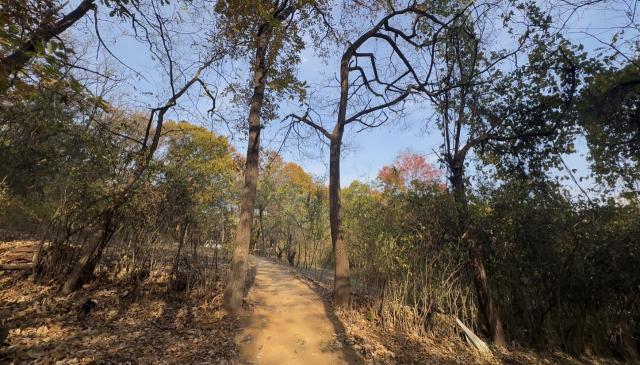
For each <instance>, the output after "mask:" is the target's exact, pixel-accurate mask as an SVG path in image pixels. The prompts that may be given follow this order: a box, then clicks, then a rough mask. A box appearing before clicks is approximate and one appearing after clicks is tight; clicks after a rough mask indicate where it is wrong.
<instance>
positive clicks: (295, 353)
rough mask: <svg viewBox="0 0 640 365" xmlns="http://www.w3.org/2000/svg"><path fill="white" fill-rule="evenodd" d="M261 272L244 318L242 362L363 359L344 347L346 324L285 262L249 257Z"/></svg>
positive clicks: (267, 364) (345, 361)
mask: <svg viewBox="0 0 640 365" xmlns="http://www.w3.org/2000/svg"><path fill="white" fill-rule="evenodd" d="M249 260H250V262H251V263H252V264H253V265H255V267H256V270H257V273H256V278H255V283H254V284H253V286H252V288H251V289H250V290H249V294H248V296H247V298H246V301H247V308H248V309H247V310H246V311H245V313H244V315H243V316H242V317H241V318H240V322H239V325H240V326H241V327H242V328H243V329H242V330H241V331H240V333H239V334H238V336H237V337H236V341H239V342H240V343H241V345H240V358H239V360H240V363H244V364H264V365H270V364H273V365H285V364H349V365H356V364H363V363H364V360H363V359H362V358H361V356H360V355H359V354H357V353H356V352H355V351H354V350H353V349H352V348H351V347H349V346H343V345H342V341H343V339H344V338H343V337H344V332H345V331H344V326H343V325H342V323H341V322H340V321H339V320H338V318H337V317H336V316H335V315H334V314H333V311H332V308H331V306H330V305H329V304H328V303H325V302H324V301H323V300H322V298H321V297H320V296H319V295H318V294H317V293H316V292H315V291H313V290H311V289H310V288H309V287H308V286H307V285H306V284H305V283H303V282H301V281H300V280H299V279H296V278H295V277H294V276H293V275H292V274H290V273H289V272H287V270H286V269H285V268H283V267H280V266H279V265H277V264H274V263H272V262H269V261H268V260H265V259H262V258H259V257H255V256H249Z"/></svg>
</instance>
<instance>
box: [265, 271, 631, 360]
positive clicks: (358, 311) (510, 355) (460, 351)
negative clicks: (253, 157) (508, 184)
mask: <svg viewBox="0 0 640 365" xmlns="http://www.w3.org/2000/svg"><path fill="white" fill-rule="evenodd" d="M269 261H270V262H273V263H275V264H278V265H279V266H280V267H281V270H286V271H288V272H289V274H290V275H292V276H294V277H295V278H296V279H298V280H299V281H300V282H301V283H304V284H305V286H306V287H307V288H310V289H312V290H313V291H315V292H316V293H317V295H318V296H319V297H320V298H321V299H322V301H323V302H324V305H325V307H326V308H327V313H332V306H331V304H330V303H331V292H332V282H333V271H332V270H321V269H318V270H306V269H303V268H300V267H295V268H294V267H291V266H288V265H287V264H286V263H285V262H283V261H276V260H272V259H270V260H269ZM272 270H273V269H271V268H270V269H269V271H272ZM258 275H260V269H258ZM280 277H282V274H280V275H278V276H277V277H276V278H280ZM352 286H354V287H355V285H354V280H353V279H352ZM258 290H259V289H258ZM362 299H363V298H362V295H355V298H354V304H353V306H352V309H349V310H341V309H338V310H336V311H335V312H334V313H335V315H336V316H335V317H331V316H330V314H329V316H330V318H331V320H332V323H334V327H335V328H336V333H335V335H336V336H337V338H336V340H335V341H334V342H333V343H335V344H337V345H338V347H340V348H342V347H347V348H350V349H353V350H355V351H356V355H357V356H355V360H356V361H357V363H359V364H366V365H383V364H384V365H387V364H388V365H412V364H451V365H454V364H456V365H458V364H478V365H484V364H486V365H493V364H496V365H497V364H504V365H530V364H531V365H550V364H555V365H577V364H590V365H614V364H622V362H619V361H616V360H613V359H603V358H599V357H581V358H576V357H572V356H570V355H568V354H566V353H563V352H561V351H554V352H544V353H541V352H537V351H534V350H532V349H523V348H518V347H515V348H512V349H509V350H505V349H500V348H495V347H491V350H492V353H491V354H482V353H480V352H479V351H477V350H476V349H475V348H472V347H471V346H470V345H469V344H468V343H467V342H466V341H464V340H463V339H462V338H461V337H457V336H455V337H451V336H449V337H445V336H442V337H421V336H416V335H413V334H410V333H407V332H405V331H400V330H396V329H394V328H388V327H382V326H380V324H379V323H378V322H377V321H375V320H371V319H370V318H369V316H368V315H367V314H368V312H369V308H368V307H367V305H366V303H364V302H365V301H364V300H362ZM292 310H293V308H292ZM346 353H349V354H351V352H346ZM256 364H258V363H257V362H256ZM265 364H267V363H265ZM274 364H277V363H274ZM299 364H305V363H304V362H299ZM318 364H320V363H318Z"/></svg>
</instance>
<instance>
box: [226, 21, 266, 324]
mask: <svg viewBox="0 0 640 365" xmlns="http://www.w3.org/2000/svg"><path fill="white" fill-rule="evenodd" d="M271 30H272V29H271V25H269V24H263V25H262V26H261V28H260V30H259V34H258V44H257V48H256V58H255V69H254V76H253V96H252V97H251V110H250V112H249V145H248V147H247V159H246V165H245V170H244V189H243V191H242V202H241V204H240V222H239V223H238V230H237V233H236V240H235V246H236V247H235V249H234V251H233V258H232V260H231V271H230V273H229V282H228V284H227V287H226V288H225V290H224V304H223V306H224V308H225V309H226V310H227V311H229V312H231V313H233V314H237V313H238V312H239V311H240V310H241V309H242V297H243V294H244V282H245V279H246V277H247V255H248V254H249V244H250V241H251V225H252V223H253V211H254V209H255V203H256V189H257V187H258V170H259V158H260V156H259V152H260V130H261V129H262V124H261V122H260V117H261V112H262V104H263V102H264V90H265V84H264V76H265V73H266V56H267V47H268V45H269V41H270V38H271Z"/></svg>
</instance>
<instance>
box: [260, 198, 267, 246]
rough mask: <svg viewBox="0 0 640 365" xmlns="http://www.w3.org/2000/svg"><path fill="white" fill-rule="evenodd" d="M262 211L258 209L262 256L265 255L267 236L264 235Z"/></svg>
mask: <svg viewBox="0 0 640 365" xmlns="http://www.w3.org/2000/svg"><path fill="white" fill-rule="evenodd" d="M263 212H264V210H263V209H260V216H259V220H260V234H261V235H262V256H263V257H267V236H266V234H265V231H264V222H263V221H262V213H263Z"/></svg>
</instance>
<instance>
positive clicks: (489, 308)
mask: <svg viewBox="0 0 640 365" xmlns="http://www.w3.org/2000/svg"><path fill="white" fill-rule="evenodd" d="M452 165H453V166H452V168H451V171H452V175H451V183H452V185H453V189H454V196H455V198H456V203H457V206H458V215H459V217H458V219H459V220H460V228H461V232H462V238H461V243H462V244H464V245H467V246H469V262H470V265H471V275H472V277H473V284H474V286H475V287H476V295H477V296H478V305H479V306H480V311H481V312H482V314H483V316H484V318H485V320H486V322H487V329H488V331H489V338H490V339H491V342H493V343H494V344H495V345H498V346H502V347H506V340H505V337H504V331H503V329H502V321H500V315H499V313H498V309H497V308H496V307H495V304H494V303H493V297H492V295H491V288H490V287H489V283H488V281H487V273H486V270H485V268H484V259H483V257H482V245H481V244H480V243H479V242H478V241H477V239H476V237H475V235H473V234H472V232H470V217H469V209H468V204H467V196H466V188H465V186H464V157H463V158H456V160H455V162H454V163H453V164H452Z"/></svg>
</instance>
